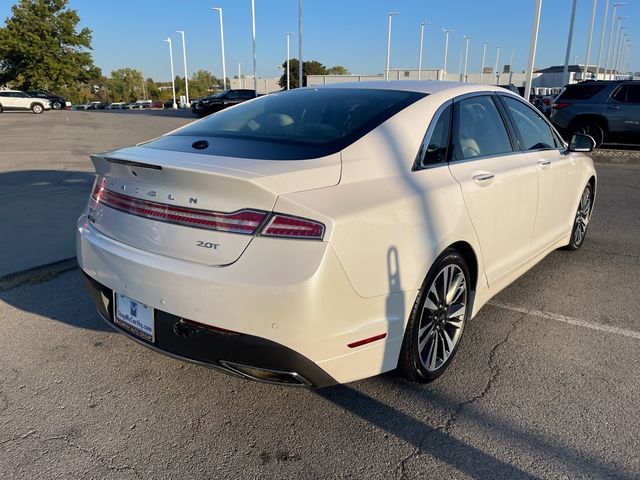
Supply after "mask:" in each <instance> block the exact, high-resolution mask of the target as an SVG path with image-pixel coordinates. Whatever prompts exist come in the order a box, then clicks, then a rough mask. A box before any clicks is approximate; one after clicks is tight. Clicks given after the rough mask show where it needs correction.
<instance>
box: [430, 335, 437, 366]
mask: <svg viewBox="0 0 640 480" xmlns="http://www.w3.org/2000/svg"><path fill="white" fill-rule="evenodd" d="M437 360H438V335H435V338H434V339H433V342H431V352H430V355H429V368H431V370H435V369H436V361H437Z"/></svg>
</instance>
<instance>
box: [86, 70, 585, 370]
mask: <svg viewBox="0 0 640 480" xmlns="http://www.w3.org/2000/svg"><path fill="white" fill-rule="evenodd" d="M363 87H365V88H371V89H396V90H403V89H406V90H413V91H418V92H426V93H429V95H428V96H426V97H424V98H423V99H420V100H418V101H417V102H415V103H413V104H411V105H410V106H409V107H407V108H405V109H404V110H402V111H400V112H399V113H397V114H396V115H394V116H392V117H391V118H389V119H388V120H387V121H385V122H384V123H382V124H381V125H379V126H378V127H377V128H375V129H374V130H372V131H371V132H369V133H368V134H366V135H365V136H363V137H362V138H360V139H359V140H357V141H355V142H354V143H352V144H351V145H349V146H347V147H346V148H344V149H343V150H342V151H341V152H339V153H336V154H333V155H329V156H327V157H322V158H317V159H313V160H304V161H269V160H250V159H238V158H231V157H213V158H212V157H211V156H209V157H206V156H203V155H201V154H198V153H176V152H175V151H163V150H158V149H149V148H141V147H131V148H126V149H122V150H119V151H116V152H110V153H107V154H100V155H94V156H92V160H93V162H94V165H95V167H96V171H97V173H98V178H99V179H102V178H104V179H105V185H106V188H107V189H110V190H113V191H118V192H120V193H125V194H126V195H129V196H131V197H133V198H140V199H147V200H149V199H150V196H151V197H152V198H153V199H154V201H157V202H164V203H171V204H175V205H179V206H180V205H181V206H184V207H193V205H190V204H189V201H190V200H189V199H190V198H191V197H192V196H194V195H196V194H197V196H198V203H197V206H198V208H200V209H204V210H211V211H217V212H231V211H234V210H237V209H239V208H256V209H264V210H267V211H272V210H273V211H276V212H282V213H286V214H289V215H294V216H298V217H304V218H309V219H313V220H315V221H318V222H322V223H323V224H324V225H325V227H326V230H325V234H324V238H323V240H322V241H308V240H298V239H286V238H268V237H263V236H242V235H238V234H234V233H225V232H217V231H208V230H200V229H194V228H189V227H184V226H178V225H171V224H167V223H162V222H159V221H155V220H150V219H147V218H141V217H138V216H134V215H129V214H127V213H122V212H120V211H117V210H114V209H112V208H109V207H107V206H103V205H100V204H98V205H93V208H94V210H93V217H92V218H93V220H90V219H89V218H88V216H87V212H85V213H84V214H83V215H82V216H81V217H80V219H79V221H78V229H77V255H78V261H79V265H80V267H81V269H82V270H83V271H84V272H85V273H86V274H87V275H88V276H89V277H91V278H93V279H94V280H96V281H97V282H99V283H100V284H102V285H104V286H106V287H108V288H109V289H111V290H113V291H116V292H119V293H124V294H125V295H127V296H129V297H131V298H134V299H136V300H138V301H140V302H142V303H144V304H146V305H149V306H152V307H153V308H155V309H158V310H162V311H165V312H168V313H171V314H173V315H176V316H179V317H183V318H187V319H190V320H193V321H196V322H199V323H202V324H205V325H212V326H215V327H217V328H222V329H228V330H232V331H235V332H241V333H245V334H250V335H255V336H257V337H260V338H264V339H267V340H270V341H273V342H276V343H278V344H280V345H283V346H285V347H288V348H290V349H292V350H294V351H295V352H298V353H300V354H302V355H303V356H304V357H306V358H308V359H309V360H311V361H312V362H314V363H315V364H316V365H318V366H320V367H321V368H322V369H323V370H324V371H325V372H326V373H327V374H328V375H330V376H331V377H332V378H333V379H335V380H336V381H337V382H349V381H352V380H357V379H360V378H364V377H368V376H372V375H376V374H379V373H381V372H385V371H388V370H391V369H394V368H395V367H396V365H397V362H398V356H399V353H400V349H401V346H402V340H403V337H404V335H405V329H406V326H407V321H408V317H409V314H410V312H411V310H412V308H413V305H414V302H415V300H416V295H417V293H418V291H419V289H420V287H421V284H422V282H423V281H424V279H425V275H426V273H427V271H428V270H429V268H430V267H431V265H432V264H433V262H434V260H435V259H436V258H437V257H438V255H439V254H440V253H442V252H443V251H444V250H445V249H446V248H447V247H449V246H451V245H453V244H457V243H460V242H463V243H464V244H465V245H467V246H468V247H469V248H470V249H471V250H472V251H473V253H474V256H475V259H474V260H473V261H474V262H475V264H474V265H473V266H474V268H475V269H476V270H477V272H478V273H477V279H476V284H475V285H474V286H473V287H474V290H475V301H474V304H473V313H472V314H473V315H475V314H476V313H477V312H478V310H479V309H480V308H481V307H482V306H483V305H484V304H485V303H486V302H487V301H488V300H489V299H490V298H491V297H493V296H494V295H495V294H496V293H498V292H499V291H500V290H501V289H503V288H504V287H505V286H507V285H508V284H510V283H511V282H513V281H514V280H515V279H517V278H518V277H519V276H520V275H522V274H523V273H525V272H526V271H527V270H528V269H530V268H531V267H532V266H533V265H535V264H536V263H537V262H538V261H540V260H541V259H542V258H544V256H545V255H547V254H548V253H550V252H551V251H553V250H554V249H556V248H558V247H561V246H564V245H567V244H568V243H569V239H570V234H571V229H572V226H573V219H574V217H575V212H576V208H577V206H578V203H579V199H580V196H581V193H582V190H583V188H584V187H585V185H586V184H587V183H588V182H589V181H590V179H593V181H595V169H594V167H593V163H592V161H591V159H590V158H589V157H588V156H586V155H584V154H581V153H576V152H568V151H567V150H566V148H565V146H563V147H562V148H556V149H552V150H546V151H535V152H513V153H511V154H508V155H501V156H497V157H485V158H477V159H471V160H467V161H460V162H450V163H448V164H446V163H445V164H442V165H439V166H435V167H433V168H426V169H422V170H417V171H412V167H413V165H414V160H415V158H416V152H417V151H418V149H419V147H420V145H421V143H422V141H423V137H424V135H425V131H427V128H428V127H429V124H430V122H431V119H432V117H433V116H434V114H435V113H436V112H437V111H438V110H439V109H440V107H441V106H442V105H443V104H444V103H446V102H447V101H450V100H451V99H454V98H460V97H461V96H464V95H469V94H474V93H477V92H503V94H504V95H513V94H511V93H508V92H506V91H505V90H503V89H500V88H498V87H491V86H474V85H467V84H456V83H448V82H410V81H403V82H372V83H364V84H362V83H359V84H348V85H344V84H342V85H338V86H336V87H334V86H327V87H322V88H363ZM514 97H515V96H514ZM252 101H255V100H252ZM232 108H237V107H232ZM108 158H117V159H118V160H124V161H128V162H138V163H140V164H153V165H157V166H161V167H162V170H153V169H136V168H133V167H131V166H130V165H123V164H118V163H112V162H109V161H107V160H106V159H108ZM547 161H549V162H550V164H547ZM134 170H135V171H136V175H137V176H135V177H134V176H133V175H132V174H131V172H132V171H134ZM483 174H491V175H493V177H492V178H491V179H489V180H488V181H478V180H477V179H475V180H474V177H478V175H483ZM151 192H152V193H151ZM196 240H202V241H206V242H210V243H212V244H216V245H220V247H219V250H218V249H217V250H215V251H210V252H207V251H201V250H198V249H195V248H193V245H194V243H195V242H196ZM379 334H386V336H385V338H384V339H381V340H379V341H376V342H372V343H369V344H367V345H364V346H361V347H358V348H349V347H348V344H350V343H353V342H357V341H359V340H361V339H366V338H369V337H372V336H376V335H379Z"/></svg>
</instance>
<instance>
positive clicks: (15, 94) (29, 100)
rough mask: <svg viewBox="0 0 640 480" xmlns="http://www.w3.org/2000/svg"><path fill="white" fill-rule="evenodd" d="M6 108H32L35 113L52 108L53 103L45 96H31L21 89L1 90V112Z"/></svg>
mask: <svg viewBox="0 0 640 480" xmlns="http://www.w3.org/2000/svg"><path fill="white" fill-rule="evenodd" d="M4 110H7V111H8V110H31V111H32V112H33V113H42V112H44V111H45V110H51V103H49V100H45V99H44V98H34V97H30V96H29V95H27V94H26V93H24V92H21V91H19V90H1V91H0V113H2V112H3V111H4Z"/></svg>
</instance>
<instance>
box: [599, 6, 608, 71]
mask: <svg viewBox="0 0 640 480" xmlns="http://www.w3.org/2000/svg"><path fill="white" fill-rule="evenodd" d="M608 13H609V0H606V1H605V4H604V15H603V16H602V35H601V36H600V48H599V49H598V64H597V65H596V80H598V77H599V76H600V62H601V61H602V47H603V46H604V37H605V34H606V33H607V14H608ZM602 79H603V80H604V76H603V77H602Z"/></svg>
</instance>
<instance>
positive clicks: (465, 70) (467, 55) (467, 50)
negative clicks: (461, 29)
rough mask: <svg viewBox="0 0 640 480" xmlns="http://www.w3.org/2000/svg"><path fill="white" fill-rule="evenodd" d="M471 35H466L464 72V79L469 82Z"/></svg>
mask: <svg viewBox="0 0 640 480" xmlns="http://www.w3.org/2000/svg"><path fill="white" fill-rule="evenodd" d="M470 38H471V37H470V36H469V35H465V36H464V69H463V71H464V73H463V77H462V79H463V81H464V83H467V61H468V59H469V39H470Z"/></svg>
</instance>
